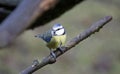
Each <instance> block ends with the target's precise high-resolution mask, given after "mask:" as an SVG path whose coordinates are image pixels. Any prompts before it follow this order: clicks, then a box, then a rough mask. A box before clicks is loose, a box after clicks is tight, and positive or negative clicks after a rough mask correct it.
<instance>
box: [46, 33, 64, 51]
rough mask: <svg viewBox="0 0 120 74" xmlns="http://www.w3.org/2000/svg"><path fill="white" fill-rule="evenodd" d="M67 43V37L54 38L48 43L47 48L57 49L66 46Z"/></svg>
mask: <svg viewBox="0 0 120 74" xmlns="http://www.w3.org/2000/svg"><path fill="white" fill-rule="evenodd" d="M65 41H66V35H61V36H53V37H52V39H51V41H50V42H49V43H47V47H48V48H50V49H56V48H58V47H59V46H60V45H61V46H64V45H65Z"/></svg>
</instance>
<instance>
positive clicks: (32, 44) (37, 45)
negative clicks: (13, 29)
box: [0, 0, 120, 74]
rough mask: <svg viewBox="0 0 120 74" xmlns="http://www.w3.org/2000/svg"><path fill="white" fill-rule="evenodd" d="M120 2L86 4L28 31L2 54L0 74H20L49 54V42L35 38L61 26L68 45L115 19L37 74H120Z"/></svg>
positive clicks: (91, 1) (105, 0) (96, 0)
mask: <svg viewBox="0 0 120 74" xmlns="http://www.w3.org/2000/svg"><path fill="white" fill-rule="evenodd" d="M119 12H120V0H86V1H84V2H82V3H81V4H78V5H77V6H76V7H74V8H73V9H71V10H70V11H68V12H67V13H65V14H63V15H62V16H61V17H59V18H58V19H55V20H53V21H52V22H50V23H48V24H47V25H45V26H41V27H39V28H35V29H34V30H28V31H25V32H24V33H23V34H22V35H21V36H19V37H18V38H17V39H16V40H15V41H14V42H13V44H12V45H11V46H9V47H6V48H3V49H1V51H0V74H18V73H19V72H21V71H22V70H23V69H25V68H26V67H28V66H29V65H31V64H32V61H33V60H35V59H39V60H42V59H43V58H44V57H45V56H47V55H48V54H49V49H48V48H47V47H46V46H45V42H44V41H43V40H41V39H38V38H35V37H34V35H36V34H39V33H43V32H45V31H47V30H48V29H50V28H51V27H52V26H53V24H55V23H61V24H62V25H63V26H64V27H65V29H66V31H67V41H69V40H70V39H72V38H73V37H75V36H76V35H78V34H79V33H82V32H83V31H85V30H86V29H87V28H89V27H90V26H91V24H93V23H94V22H96V21H98V20H100V19H101V18H103V17H104V16H107V15H111V16H113V20H112V21H111V22H110V23H108V24H107V25H105V26H104V27H103V28H102V29H101V30H100V31H99V32H97V33H95V34H93V35H92V36H90V37H89V38H87V39H86V40H84V41H82V42H81V43H80V44H78V45H77V46H76V47H74V48H72V50H70V51H68V52H67V53H65V54H64V55H62V56H61V57H60V58H58V59H57V62H56V63H55V64H52V65H47V66H45V67H43V68H42V69H40V70H38V71H36V72H35V74H119V73H120V25H119V23H120V13H119Z"/></svg>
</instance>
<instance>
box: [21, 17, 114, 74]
mask: <svg viewBox="0 0 120 74" xmlns="http://www.w3.org/2000/svg"><path fill="white" fill-rule="evenodd" d="M111 20H112V16H106V17H104V18H102V19H101V20H99V21H98V22H96V23H94V24H93V25H92V26H91V27H90V28H88V29H87V30H86V31H84V32H83V33H81V34H79V35H78V36H76V37H75V38H73V39H72V40H70V41H69V42H68V43H67V44H66V46H65V47H62V50H63V51H64V52H63V53H65V52H66V51H68V50H70V49H71V48H73V47H74V46H75V45H77V44H78V43H80V42H81V41H82V40H84V39H86V38H88V37H89V36H90V35H91V34H94V33H95V32H98V31H99V30H100V29H101V28H102V27H103V26H104V25H105V24H107V23H108V22H109V21H111ZM54 53H55V55H56V56H57V58H58V57H59V56H60V55H62V54H63V53H62V52H60V51H59V48H58V49H57V50H55V51H54ZM55 62H56V60H55V59H54V58H53V57H52V56H51V55H48V56H47V57H45V58H44V59H43V60H42V61H41V62H40V61H39V60H34V61H33V64H32V65H31V66H29V67H28V68H26V69H25V70H23V71H22V72H21V73H20V74H32V73H33V72H35V71H37V70H38V69H40V68H42V67H44V66H45V65H47V64H53V63H55Z"/></svg>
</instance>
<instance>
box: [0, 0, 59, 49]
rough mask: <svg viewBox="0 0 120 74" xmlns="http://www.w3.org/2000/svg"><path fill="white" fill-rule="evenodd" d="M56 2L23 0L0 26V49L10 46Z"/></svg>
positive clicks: (50, 0)
mask: <svg viewBox="0 0 120 74" xmlns="http://www.w3.org/2000/svg"><path fill="white" fill-rule="evenodd" d="M57 1H58V0H23V1H22V2H21V3H20V5H19V6H18V7H17V8H16V9H15V10H14V11H13V12H12V13H11V14H10V15H9V16H8V17H7V18H6V19H5V20H4V21H3V22H2V23H1V25H0V47H5V46H6V45H8V44H10V43H11V42H12V41H13V40H14V39H15V38H16V37H17V36H18V35H20V34H21V33H22V32H24V30H26V28H28V27H29V26H30V25H31V24H32V23H33V22H34V21H35V20H36V19H37V17H38V16H41V15H42V14H43V13H44V12H45V11H47V10H49V9H51V8H53V6H54V5H56V4H57Z"/></svg>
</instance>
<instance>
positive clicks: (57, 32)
mask: <svg viewBox="0 0 120 74" xmlns="http://www.w3.org/2000/svg"><path fill="white" fill-rule="evenodd" d="M63 33H64V29H60V30H58V31H56V35H62V34H63Z"/></svg>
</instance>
